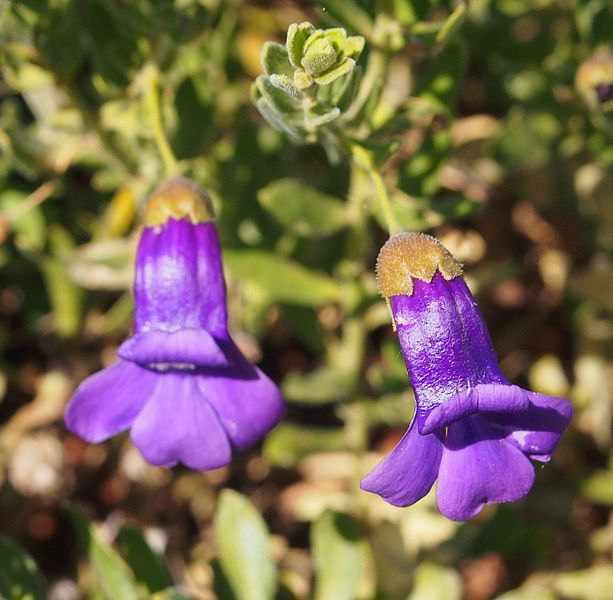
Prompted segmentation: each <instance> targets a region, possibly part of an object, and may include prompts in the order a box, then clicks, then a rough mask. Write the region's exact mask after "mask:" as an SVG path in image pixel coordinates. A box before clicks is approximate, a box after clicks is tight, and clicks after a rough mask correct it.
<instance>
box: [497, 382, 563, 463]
mask: <svg viewBox="0 0 613 600" xmlns="http://www.w3.org/2000/svg"><path fill="white" fill-rule="evenodd" d="M527 393H528V398H529V399H530V406H529V408H528V410H526V411H525V412H523V413H518V414H514V415H511V414H509V415H488V417H487V419H488V421H489V422H490V423H491V424H493V425H494V426H496V427H499V428H500V430H501V431H503V432H504V434H505V435H506V437H507V439H508V440H509V442H511V443H512V444H514V445H515V446H517V447H518V448H519V449H520V450H521V451H522V452H523V453H524V454H526V455H527V456H529V457H530V458H532V459H533V460H538V461H541V462H548V461H549V460H550V459H551V455H552V453H553V451H554V449H555V447H556V445H557V443H558V441H559V440H560V437H561V436H562V434H563V433H564V432H565V431H566V428H567V427H568V425H569V424H570V420H571V419H572V416H573V408H572V405H571V403H570V402H569V401H568V400H566V399H565V398H556V397H553V396H546V395H545V394H537V393H535V392H527Z"/></svg>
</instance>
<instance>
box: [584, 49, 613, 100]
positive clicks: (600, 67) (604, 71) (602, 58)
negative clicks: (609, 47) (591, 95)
mask: <svg viewBox="0 0 613 600" xmlns="http://www.w3.org/2000/svg"><path fill="white" fill-rule="evenodd" d="M612 82H613V54H608V53H603V54H597V55H596V56H592V57H591V58H588V59H587V60H586V61H584V62H583V63H581V65H580V66H579V68H578V69H577V74H576V77H575V85H576V86H577V89H578V90H579V91H580V92H582V93H585V92H587V91H588V90H591V89H593V88H595V87H596V86H598V85H601V84H608V83H612Z"/></svg>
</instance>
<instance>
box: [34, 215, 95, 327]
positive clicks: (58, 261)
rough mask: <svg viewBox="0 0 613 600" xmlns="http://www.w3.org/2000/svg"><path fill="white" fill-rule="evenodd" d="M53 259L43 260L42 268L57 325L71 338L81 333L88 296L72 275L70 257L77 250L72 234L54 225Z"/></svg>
mask: <svg viewBox="0 0 613 600" xmlns="http://www.w3.org/2000/svg"><path fill="white" fill-rule="evenodd" d="M48 235H49V246H50V249H51V256H45V257H41V258H40V260H39V265H40V269H41V272H42V274H43V278H44V280H45V287H46V288H47V294H48V296H49V301H50V303H51V309H52V313H53V323H54V326H55V328H56V330H57V333H58V334H59V335H61V336H64V337H71V336H73V335H76V334H77V333H78V332H79V329H80V327H81V317H82V312H83V300H84V294H83V290H82V288H81V287H79V286H78V285H76V284H75V283H74V281H73V280H72V279H71V277H70V275H69V273H68V262H67V260H66V256H67V254H68V253H69V252H70V251H71V250H72V248H73V247H74V240H73V239H72V236H71V235H70V233H69V232H68V231H67V230H66V229H64V228H63V227H62V226H61V225H59V224H57V223H54V224H53V225H52V226H51V227H49V231H48Z"/></svg>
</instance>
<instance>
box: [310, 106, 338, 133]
mask: <svg viewBox="0 0 613 600" xmlns="http://www.w3.org/2000/svg"><path fill="white" fill-rule="evenodd" d="M340 114H341V109H340V108H333V109H331V110H330V109H328V108H326V107H320V106H315V107H314V108H313V109H311V110H310V111H309V112H308V113H307V114H306V115H305V117H304V121H305V124H306V125H307V127H310V128H312V129H316V128H317V127H321V126H322V125H327V124H328V123H331V122H332V121H334V119H337V118H338V117H339V116H340Z"/></svg>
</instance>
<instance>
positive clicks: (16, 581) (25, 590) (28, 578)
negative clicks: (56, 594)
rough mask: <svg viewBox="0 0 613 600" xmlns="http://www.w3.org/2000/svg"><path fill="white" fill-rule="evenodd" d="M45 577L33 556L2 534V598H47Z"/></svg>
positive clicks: (0, 582)
mask: <svg viewBox="0 0 613 600" xmlns="http://www.w3.org/2000/svg"><path fill="white" fill-rule="evenodd" d="M46 597H47V594H46V593H45V585H44V582H43V578H42V577H41V574H40V572H39V570H38V567H37V566H36V563H35V562H34V560H33V559H32V557H31V556H30V555H29V554H28V553H27V552H26V551H25V550H23V549H22V548H20V547H19V546H18V545H17V544H15V543H14V542H13V541H11V540H10V539H9V538H7V537H4V536H0V598H2V599H3V600H45V598H46Z"/></svg>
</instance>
